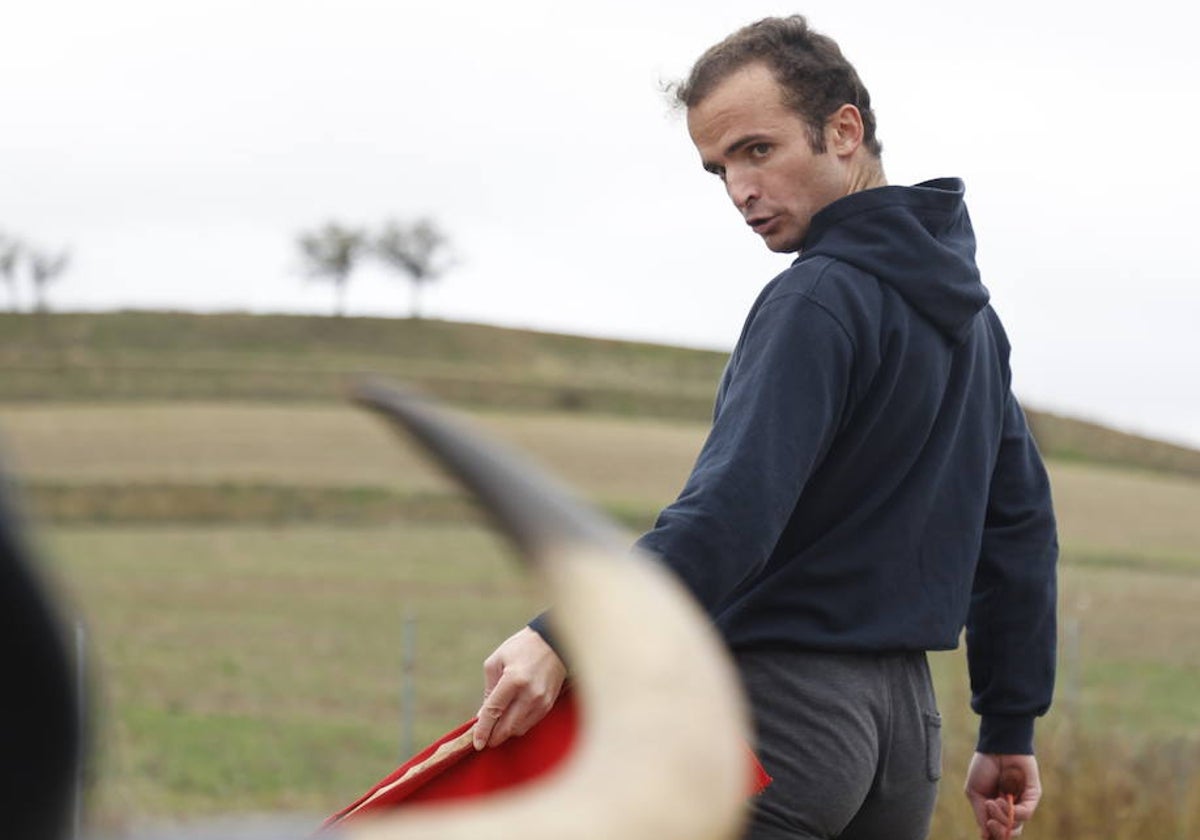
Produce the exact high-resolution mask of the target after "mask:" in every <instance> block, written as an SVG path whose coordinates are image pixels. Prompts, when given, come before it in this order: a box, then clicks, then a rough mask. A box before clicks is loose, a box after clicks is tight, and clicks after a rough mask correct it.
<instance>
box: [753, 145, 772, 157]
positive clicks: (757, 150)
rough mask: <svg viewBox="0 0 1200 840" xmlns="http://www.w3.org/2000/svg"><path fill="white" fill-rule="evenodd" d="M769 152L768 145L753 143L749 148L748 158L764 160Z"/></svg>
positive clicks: (769, 147) (769, 146)
mask: <svg viewBox="0 0 1200 840" xmlns="http://www.w3.org/2000/svg"><path fill="white" fill-rule="evenodd" d="M770 152H771V145H770V144H769V143H755V144H754V145H753V146H751V147H750V157H756V158H764V157H766V156H767V155H768V154H770Z"/></svg>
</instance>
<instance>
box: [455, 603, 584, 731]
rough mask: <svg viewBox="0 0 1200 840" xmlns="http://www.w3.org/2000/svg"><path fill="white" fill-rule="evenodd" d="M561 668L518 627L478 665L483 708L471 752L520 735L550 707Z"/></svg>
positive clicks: (533, 634)
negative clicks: (481, 673) (481, 675)
mask: <svg viewBox="0 0 1200 840" xmlns="http://www.w3.org/2000/svg"><path fill="white" fill-rule="evenodd" d="M566 676H567V668H566V666H565V665H563V661H562V660H561V659H559V658H558V654H556V653H555V652H554V649H553V648H551V647H550V645H548V644H546V640H545V639H543V638H542V637H541V635H540V634H539V633H538V632H537V631H536V630H532V629H530V628H528V627H523V628H521V629H520V630H518V631H517V632H516V633H514V634H513V635H512V636H510V637H509V638H508V639H507V640H505V642H504V643H503V644H502V645H500V647H498V648H496V650H495V651H494V652H493V653H492V655H491V656H489V657H488V658H487V659H486V660H484V663H483V705H482V706H481V707H480V709H479V715H478V717H479V722H478V723H476V724H475V737H474V743H475V749H477V750H482V749H483V748H484V747H498V746H500V745H501V744H503V743H504V742H505V741H507V740H508V739H509V738H513V737H515V736H518V735H524V734H525V733H526V732H528V731H529V730H530V729H532V728H533V726H534V724H536V723H537V722H538V721H540V720H541V719H542V718H544V717H545V716H546V714H547V713H548V712H549V711H550V709H552V708H553V707H554V701H555V700H557V699H558V694H559V692H560V691H562V685H563V680H565V679H566Z"/></svg>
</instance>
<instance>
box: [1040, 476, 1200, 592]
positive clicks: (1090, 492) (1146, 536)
mask: <svg viewBox="0 0 1200 840" xmlns="http://www.w3.org/2000/svg"><path fill="white" fill-rule="evenodd" d="M1050 471H1051V480H1052V484H1053V487H1054V502H1055V506H1056V508H1057V512H1058V517H1059V538H1060V540H1061V541H1062V544H1063V545H1064V546H1065V547H1066V548H1067V549H1068V553H1069V556H1070V557H1071V558H1078V559H1087V558H1091V559H1093V560H1096V561H1102V560H1104V559H1106V558H1107V559H1109V560H1110V561H1120V560H1125V561H1127V562H1139V563H1151V564H1153V563H1155V562H1157V563H1158V564H1160V565H1161V564H1173V565H1186V566H1191V567H1193V568H1197V569H1200V482H1198V481H1196V480H1194V479H1187V478H1183V477H1173V476H1167V475H1161V474H1156V473H1149V472H1143V471H1134V470H1121V469H1117V468H1114V467H1099V466H1095V465H1086V464H1080V463H1061V462H1052V463H1051V469H1050Z"/></svg>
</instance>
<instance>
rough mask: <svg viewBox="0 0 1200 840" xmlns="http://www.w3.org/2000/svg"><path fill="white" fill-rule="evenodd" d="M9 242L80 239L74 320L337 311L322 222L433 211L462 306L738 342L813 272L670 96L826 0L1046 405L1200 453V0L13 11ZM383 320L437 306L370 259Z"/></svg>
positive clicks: (361, 288) (57, 303)
mask: <svg viewBox="0 0 1200 840" xmlns="http://www.w3.org/2000/svg"><path fill="white" fill-rule="evenodd" d="M2 2H3V6H2V12H3V13H2V14H0V42H2V47H0V115H3V116H2V117H0V119H2V120H3V122H2V123H0V230H7V231H9V232H11V233H15V234H19V235H22V236H24V237H27V238H28V239H30V240H32V241H33V242H35V243H39V244H41V245H43V246H45V247H49V248H55V247H62V246H69V247H70V248H71V250H72V252H73V254H74V259H73V262H72V266H71V269H70V271H69V273H68V274H66V275H64V277H63V278H62V279H61V280H60V282H59V283H58V285H56V286H55V287H53V288H52V290H51V303H52V305H53V306H54V307H55V308H58V309H109V308H119V307H137V308H162V307H171V308H186V309H196V310H205V311H210V310H230V309H239V310H250V311H256V312H329V311H330V310H331V308H332V302H333V292H332V288H331V287H330V286H328V285H325V284H322V283H320V282H315V281H308V280H305V279H303V277H302V276H301V274H300V270H299V265H300V263H299V258H298V256H297V254H296V247H295V234H296V233H297V231H299V230H301V229H305V228H310V227H315V226H317V225H319V224H321V223H323V222H324V221H326V220H327V219H330V218H337V219H339V220H342V221H343V222H346V223H351V224H362V225H368V226H373V227H374V226H378V225H379V224H380V223H381V222H383V221H384V220H385V219H386V218H388V217H390V216H397V217H400V218H406V217H414V216H417V215H421V214H430V215H433V216H434V217H435V218H436V219H437V220H438V221H439V222H440V223H441V224H442V226H443V227H444V228H446V229H447V231H448V232H449V233H450V235H451V236H452V238H453V239H454V242H455V245H456V249H457V251H458V253H459V255H460V258H461V264H460V265H459V266H458V268H457V269H456V270H455V271H454V272H453V273H451V274H449V275H447V276H446V277H445V278H444V279H443V280H441V281H440V282H439V283H438V284H436V285H435V286H433V287H431V288H430V289H429V290H428V292H427V293H426V296H425V303H426V306H425V309H426V313H427V314H428V315H430V316H432V317H442V318H451V319H468V320H475V321H485V322H490V323H498V324H504V325H512V326H528V327H534V328H538V329H548V330H555V331H564V332H578V333H585V334H593V335H604V336H615V337H628V338H639V339H647V340H653V341H661V342H667V343H678V344H688V345H695V346H703V347H715V348H720V349H728V348H730V347H731V346H732V344H733V341H734V340H735V339H736V337H737V334H738V331H739V329H740V327H741V322H742V318H743V316H744V314H745V311H746V309H747V308H748V307H749V305H750V303H751V301H752V300H753V299H754V297H755V295H756V294H757V292H758V290H759V289H760V288H761V287H762V285H763V284H764V283H766V282H767V281H768V280H770V279H771V277H772V276H774V275H775V274H776V273H777V272H779V271H780V270H782V269H783V268H785V267H786V266H787V264H788V262H789V258H787V257H782V256H779V255H772V254H770V253H768V252H767V251H766V250H765V248H764V247H763V246H762V244H761V242H760V241H759V239H758V238H757V237H756V236H755V235H754V234H753V233H752V232H750V231H749V230H748V229H746V228H745V226H744V225H742V224H741V223H740V220H739V218H738V217H737V215H736V213H735V211H734V210H733V209H732V207H731V205H729V203H728V200H727V199H726V198H725V196H724V194H723V192H722V190H721V187H720V184H719V182H717V181H716V180H715V179H713V178H712V177H711V176H708V175H705V174H704V173H703V172H701V170H700V168H699V165H698V160H697V158H696V155H695V151H694V150H693V149H692V147H691V144H690V142H689V141H688V139H687V135H686V131H685V128H684V125H683V121H682V119H681V117H680V116H678V115H675V114H672V113H671V112H670V110H669V109H668V107H667V106H666V104H665V99H664V98H663V96H662V94H661V93H660V90H659V87H660V83H661V82H662V81H667V80H672V79H675V78H678V77H680V76H682V75H684V74H685V73H686V71H687V69H688V68H689V66H690V64H691V62H692V60H694V58H695V57H696V56H697V55H698V54H699V53H700V52H702V51H703V50H704V49H705V48H706V47H707V46H708V45H709V44H711V43H713V42H714V41H716V40H718V39H719V38H721V37H723V36H724V35H725V34H727V33H728V32H730V31H732V30H733V29H734V28H736V27H737V26H740V25H741V24H744V23H747V22H749V21H751V20H754V19H756V18H758V17H762V16H764V15H766V14H786V13H790V12H792V11H802V12H804V13H805V14H807V15H808V17H809V19H810V21H811V22H812V23H813V25H814V26H816V27H817V28H818V29H820V30H822V31H825V32H826V33H828V34H830V35H832V36H833V37H834V38H836V39H837V40H838V41H839V42H840V43H841V45H842V48H843V50H844V52H845V53H846V54H847V56H848V57H849V58H850V59H851V61H853V62H854V63H855V64H856V66H857V67H858V69H859V72H860V75H861V76H862V77H863V79H864V81H865V82H866V84H867V86H868V88H869V89H870V91H871V94H872V98H873V100H874V103H875V105H876V111H877V115H878V118H879V126H880V128H879V133H880V137H881V139H882V140H883V142H884V146H885V150H884V163H885V166H886V169H887V172H888V176H889V178H890V180H891V181H892V183H914V182H916V181H921V180H925V179H927V178H932V177H938V176H945V175H956V176H960V177H962V178H964V179H965V180H966V182H967V196H968V202H969V206H970V207H971V212H972V216H973V218H974V221H975V225H976V232H977V235H978V238H979V260H980V264H981V267H982V268H983V272H984V280H985V282H986V283H987V285H988V286H989V288H990V289H991V290H992V293H993V302H994V304H995V305H996V308H997V310H998V311H999V312H1000V314H1001V316H1002V317H1003V318H1004V319H1005V322H1006V325H1007V327H1008V331H1009V333H1010V336H1011V338H1012V339H1013V344H1014V347H1015V350H1014V359H1013V362H1014V370H1015V387H1016V390H1017V392H1018V394H1019V395H1020V396H1022V397H1023V399H1024V400H1025V401H1026V402H1027V403H1028V404H1030V405H1032V406H1034V407H1038V408H1044V409H1050V410H1056V411H1060V412H1064V413H1071V414H1075V415H1078V416H1083V417H1087V418H1091V419H1097V420H1101V421H1103V422H1107V423H1110V424H1112V425H1116V426H1118V427H1121V428H1126V429H1131V430H1135V431H1142V432H1147V433H1151V434H1155V435H1157V436H1160V437H1165V438H1167V439H1172V440H1177V441H1182V442H1185V443H1190V444H1192V445H1196V446H1200V352H1197V349H1196V347H1195V341H1196V335H1195V333H1196V329H1197V325H1198V322H1200V283H1198V282H1197V281H1200V269H1198V268H1197V260H1196V259H1195V257H1194V247H1193V239H1194V238H1195V237H1197V236H1198V235H1200V233H1198V231H1197V224H1196V223H1197V222H1198V221H1200V212H1197V210H1196V201H1197V198H1196V197H1197V195H1200V159H1198V157H1197V155H1196V154H1195V153H1194V151H1192V149H1191V146H1192V143H1193V142H1194V141H1195V138H1196V136H1197V135H1198V134H1200V117H1198V116H1197V109H1196V103H1197V100H1198V98H1200V94H1198V89H1200V50H1197V48H1196V46H1195V43H1194V32H1195V29H1196V23H1197V20H1196V14H1195V13H1194V12H1193V11H1191V7H1190V4H1185V3H1181V2H1178V0H1143V2H1139V3H1136V4H1126V5H1123V6H1122V7H1121V10H1120V11H1119V12H1118V11H1116V10H1115V9H1114V7H1111V6H1109V5H1107V4H1096V3H1084V2H1054V0H1040V2H1030V1H1029V0H1013V1H1012V2H1007V3H988V4H969V3H964V2H961V0H957V2H950V0H935V1H934V2H922V3H895V2H886V1H885V0H859V2H857V3H845V2H839V3H835V2H828V0H820V2H811V3H808V4H805V5H804V6H803V7H801V8H797V7H793V6H787V5H781V4H773V3H760V2H740V3H732V2H728V0H725V1H724V2H716V0H691V2H658V3H656V2H651V0H640V2H634V0H609V2H605V3H598V2H593V3H589V4H586V5H584V4H577V3H573V2H568V1H567V0H557V2H533V0H509V2H479V1H478V0H477V1H476V2H448V1H447V2H425V1H424V0H421V1H420V2H412V0H405V2H390V3H388V2H379V1H378V0H376V2H369V1H368V0H339V2H332V0H291V2H280V1H279V0H270V1H269V2H267V1H265V0H264V2H251V0H238V2H232V1H231V0H205V2H167V0H156V1H154V0H111V1H110V2H103V3H101V2H84V1H83V0H78V1H77V2H64V0H37V2H33V0H26V2H17V0H2ZM348 303H349V312H350V313H351V314H380V315H404V314H407V311H408V305H409V291H408V288H407V287H406V286H405V285H403V281H402V280H400V279H399V278H398V277H395V276H393V275H388V274H385V273H383V272H382V271H380V270H377V269H374V268H370V267H364V269H363V270H362V271H361V272H360V273H357V274H356V275H355V276H354V277H353V278H352V281H351V285H350V291H349V298H348Z"/></svg>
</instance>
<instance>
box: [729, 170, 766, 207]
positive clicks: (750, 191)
mask: <svg viewBox="0 0 1200 840" xmlns="http://www.w3.org/2000/svg"><path fill="white" fill-rule="evenodd" d="M725 191H726V192H728V193H729V198H730V199H731V200H732V201H733V205H734V207H736V208H737V209H738V210H739V211H741V213H742V214H743V215H745V214H746V211H748V210H749V209H750V205H751V204H753V203H754V201H755V200H756V199H757V198H758V197H759V190H758V183H757V181H756V180H755V179H754V178H753V177H752V176H750V175H748V174H743V173H740V172H730V171H726V173H725Z"/></svg>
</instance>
